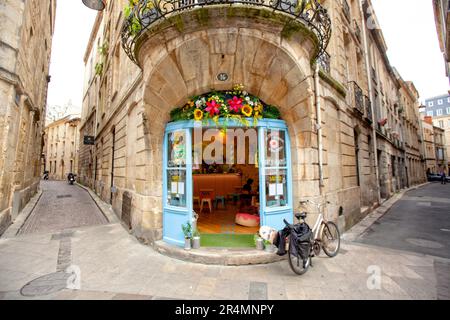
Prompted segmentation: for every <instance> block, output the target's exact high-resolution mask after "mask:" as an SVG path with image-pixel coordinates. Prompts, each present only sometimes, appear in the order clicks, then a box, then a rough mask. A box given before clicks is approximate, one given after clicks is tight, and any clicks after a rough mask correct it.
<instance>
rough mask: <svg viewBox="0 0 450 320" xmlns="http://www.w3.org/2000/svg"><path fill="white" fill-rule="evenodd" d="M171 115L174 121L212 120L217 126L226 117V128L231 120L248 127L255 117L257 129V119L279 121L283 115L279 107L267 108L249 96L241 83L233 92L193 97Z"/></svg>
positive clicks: (257, 99) (254, 123)
mask: <svg viewBox="0 0 450 320" xmlns="http://www.w3.org/2000/svg"><path fill="white" fill-rule="evenodd" d="M170 116H171V120H172V121H180V120H195V121H203V122H208V121H209V120H212V121H214V122H215V123H216V124H217V125H218V124H219V119H220V118H223V119H225V121H224V126H225V127H226V126H227V123H228V120H230V119H231V120H234V121H237V122H238V123H240V124H242V125H244V126H246V127H249V126H250V121H249V118H253V126H256V125H257V124H258V120H260V119H263V118H266V119H280V112H279V110H278V109H277V108H276V107H274V106H271V105H267V104H265V103H264V102H262V101H261V100H260V99H259V98H257V97H255V96H252V95H250V94H249V93H248V92H246V91H245V90H244V86H243V85H241V84H238V85H235V86H234V87H233V90H232V91H220V92H211V93H208V94H206V95H202V96H195V97H192V99H191V100H189V101H188V103H187V104H186V105H185V106H184V107H181V108H176V109H174V110H173V111H172V112H171V114H170Z"/></svg>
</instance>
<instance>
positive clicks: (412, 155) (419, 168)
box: [398, 75, 426, 187]
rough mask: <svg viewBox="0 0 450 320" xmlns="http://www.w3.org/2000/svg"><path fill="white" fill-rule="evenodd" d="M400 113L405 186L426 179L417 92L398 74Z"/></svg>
mask: <svg viewBox="0 0 450 320" xmlns="http://www.w3.org/2000/svg"><path fill="white" fill-rule="evenodd" d="M398 77H399V81H400V85H401V87H400V101H399V103H400V110H401V112H400V114H401V115H402V117H403V138H404V147H405V153H406V154H405V155H406V159H405V161H406V164H405V165H406V167H405V170H406V173H407V174H406V177H407V186H408V187H410V186H412V185H417V184H420V183H423V182H424V181H425V180H426V176H425V172H426V170H425V169H424V162H423V156H422V155H423V154H424V145H423V134H422V125H421V119H420V113H419V105H418V100H419V93H418V92H417V89H416V88H415V87H414V84H413V83H412V82H405V81H403V80H402V79H401V78H400V76H399V75H398Z"/></svg>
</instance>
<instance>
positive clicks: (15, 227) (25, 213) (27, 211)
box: [0, 188, 44, 239]
mask: <svg viewBox="0 0 450 320" xmlns="http://www.w3.org/2000/svg"><path fill="white" fill-rule="evenodd" d="M43 193H44V192H43V191H42V189H41V188H39V189H38V192H37V193H36V194H35V195H34V196H33V198H31V200H30V201H29V202H28V203H27V205H26V206H25V208H23V210H22V211H21V212H20V213H19V215H18V216H17V218H16V219H15V220H14V222H13V223H12V224H11V225H10V226H9V228H8V229H6V231H5V232H4V233H3V235H2V236H1V237H0V239H8V238H14V237H15V236H17V235H18V234H19V232H20V230H21V229H22V227H23V226H24V225H25V223H26V222H27V220H28V218H29V217H30V216H31V214H32V213H33V211H34V208H36V205H37V204H38V203H39V200H40V199H41V197H42V194H43Z"/></svg>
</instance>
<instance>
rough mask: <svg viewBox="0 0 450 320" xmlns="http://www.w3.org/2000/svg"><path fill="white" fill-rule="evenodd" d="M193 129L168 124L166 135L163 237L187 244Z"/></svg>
mask: <svg viewBox="0 0 450 320" xmlns="http://www.w3.org/2000/svg"><path fill="white" fill-rule="evenodd" d="M191 140H192V139H191V130H190V129H183V128H179V127H178V128H177V127H176V126H175V127H173V128H170V127H168V128H167V130H166V134H165V138H164V154H163V163H164V173H163V175H164V177H163V210H164V212H163V238H164V241H165V242H168V243H170V244H174V245H178V246H184V234H183V231H182V225H184V224H186V223H188V222H190V223H192V210H193V208H192V206H193V201H192V144H191Z"/></svg>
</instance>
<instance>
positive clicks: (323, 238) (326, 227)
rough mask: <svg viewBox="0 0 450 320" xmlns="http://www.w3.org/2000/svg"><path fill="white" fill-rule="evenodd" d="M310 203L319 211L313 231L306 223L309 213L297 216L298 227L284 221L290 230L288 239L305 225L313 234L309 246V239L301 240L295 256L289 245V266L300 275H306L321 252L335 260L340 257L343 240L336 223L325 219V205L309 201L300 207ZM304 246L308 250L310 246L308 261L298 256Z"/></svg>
mask: <svg viewBox="0 0 450 320" xmlns="http://www.w3.org/2000/svg"><path fill="white" fill-rule="evenodd" d="M308 203H311V204H313V205H316V206H317V210H318V212H319V218H318V219H317V221H316V224H315V225H314V227H313V228H312V229H311V228H310V227H309V225H308V224H307V223H306V218H307V216H308V213H307V212H302V213H297V214H295V217H296V218H297V220H299V223H298V224H296V225H291V224H289V223H288V222H287V221H286V220H284V223H285V224H286V226H287V227H288V228H289V236H288V237H290V236H291V234H292V231H293V230H294V228H296V227H299V226H301V225H302V224H305V225H306V226H308V228H309V229H310V231H311V233H312V235H311V236H310V239H309V244H308V243H307V241H306V240H307V239H300V243H298V244H297V246H296V251H297V254H295V252H294V251H292V250H291V247H290V246H289V245H287V247H288V250H287V251H288V260H289V265H290V267H291V269H292V271H294V272H295V273H296V274H298V275H303V274H305V273H306V271H308V268H309V267H310V266H312V260H311V259H312V258H313V257H315V256H318V255H319V254H320V252H321V250H323V252H324V253H325V254H326V255H327V256H328V257H330V258H334V257H336V256H337V255H338V253H339V249H340V246H341V240H340V239H341V236H340V232H339V228H338V227H337V225H336V224H335V223H334V222H331V221H326V220H325V218H324V214H323V212H322V210H321V208H322V207H323V206H324V205H325V204H321V203H315V202H312V201H309V200H307V201H302V202H300V205H304V204H308ZM326 204H330V202H326ZM289 241H290V239H289V238H288V239H287V240H286V243H287V244H289ZM302 245H303V246H305V248H306V245H309V246H308V247H309V249H308V250H309V252H307V254H308V258H307V259H304V258H302V257H301V256H300V255H299V254H298V250H299V247H300V246H302ZM301 260H302V261H301ZM300 262H302V263H300Z"/></svg>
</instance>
